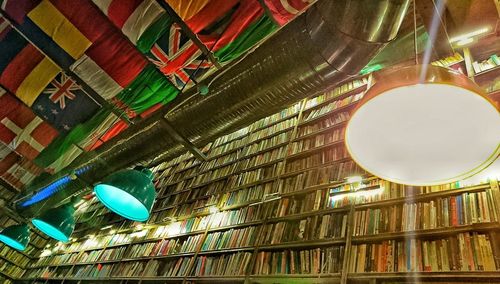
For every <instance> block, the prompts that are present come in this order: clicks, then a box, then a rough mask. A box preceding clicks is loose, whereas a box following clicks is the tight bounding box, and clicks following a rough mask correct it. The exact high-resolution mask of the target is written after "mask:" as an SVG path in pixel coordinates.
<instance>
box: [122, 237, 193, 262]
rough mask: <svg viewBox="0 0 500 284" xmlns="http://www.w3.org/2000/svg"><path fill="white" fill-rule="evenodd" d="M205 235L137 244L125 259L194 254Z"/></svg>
mask: <svg viewBox="0 0 500 284" xmlns="http://www.w3.org/2000/svg"><path fill="white" fill-rule="evenodd" d="M202 237H203V235H202V234H198V235H194V236H188V237H187V238H182V239H181V238H176V239H163V240H160V241H157V242H150V243H142V244H135V245H132V246H130V248H129V249H128V250H127V252H126V254H125V258H138V257H146V256H162V255H171V254H179V253H187V252H194V251H195V250H196V249H197V247H198V246H199V244H200V241H201V239H202Z"/></svg>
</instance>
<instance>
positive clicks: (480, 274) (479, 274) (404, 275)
mask: <svg viewBox="0 0 500 284" xmlns="http://www.w3.org/2000/svg"><path fill="white" fill-rule="evenodd" d="M347 277H348V278H349V279H351V280H370V279H412V280H418V279H422V278H426V279H430V278H432V279H439V278H443V279H449V278H453V279H456V278H483V279H492V278H495V279H497V278H500V271H487V272H486V271H446V272H366V273H349V274H348V275H347Z"/></svg>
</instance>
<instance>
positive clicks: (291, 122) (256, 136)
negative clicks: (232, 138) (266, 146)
mask: <svg viewBox="0 0 500 284" xmlns="http://www.w3.org/2000/svg"><path fill="white" fill-rule="evenodd" d="M297 121H298V118H297V117H293V118H290V119H287V120H284V121H282V122H279V123H276V124H273V125H272V126H269V127H266V128H263V129H261V130H257V131H255V132H252V133H251V134H250V136H249V140H248V142H249V143H252V142H254V141H256V140H261V139H264V138H266V137H268V136H271V135H275V134H276V133H277V132H280V131H284V130H286V129H290V128H293V127H294V126H295V125H297Z"/></svg>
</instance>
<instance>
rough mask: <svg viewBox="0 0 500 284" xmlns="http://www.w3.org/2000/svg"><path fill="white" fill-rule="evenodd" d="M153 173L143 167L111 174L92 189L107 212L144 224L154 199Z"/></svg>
mask: <svg viewBox="0 0 500 284" xmlns="http://www.w3.org/2000/svg"><path fill="white" fill-rule="evenodd" d="M152 179H153V173H152V172H151V171H150V170H149V169H147V168H143V167H136V168H135V169H127V170H123V171H119V172H116V173H113V174H111V175H109V176H108V177H106V178H105V179H104V180H103V181H102V183H100V184H98V185H96V186H95V187H94V192H95V194H96V196H97V198H98V199H99V200H100V201H101V202H102V203H103V204H104V205H105V206H106V207H108V209H109V210H111V211H113V212H115V213H116V214H118V215H121V216H123V217H125V218H127V219H130V220H134V221H139V222H144V221H146V220H147V219H148V218H149V214H150V212H151V209H152V207H153V203H154V200H155V198H156V190H155V188H154V185H153V182H152Z"/></svg>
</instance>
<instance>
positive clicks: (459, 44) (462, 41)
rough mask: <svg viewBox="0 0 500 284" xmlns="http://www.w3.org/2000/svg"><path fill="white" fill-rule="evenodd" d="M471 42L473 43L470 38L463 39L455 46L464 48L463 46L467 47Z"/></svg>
mask: <svg viewBox="0 0 500 284" xmlns="http://www.w3.org/2000/svg"><path fill="white" fill-rule="evenodd" d="M473 41H474V39H473V38H471V37H468V38H464V39H462V40H460V41H458V42H457V46H464V45H467V44H469V43H472V42H473Z"/></svg>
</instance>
